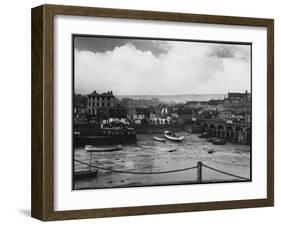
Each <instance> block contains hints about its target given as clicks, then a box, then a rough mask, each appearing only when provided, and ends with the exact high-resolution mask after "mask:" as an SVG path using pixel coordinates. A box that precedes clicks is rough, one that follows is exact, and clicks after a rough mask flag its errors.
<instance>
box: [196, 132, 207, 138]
mask: <svg viewBox="0 0 281 226" xmlns="http://www.w3.org/2000/svg"><path fill="white" fill-rule="evenodd" d="M198 137H199V138H208V133H207V132H203V133H199V134H198Z"/></svg>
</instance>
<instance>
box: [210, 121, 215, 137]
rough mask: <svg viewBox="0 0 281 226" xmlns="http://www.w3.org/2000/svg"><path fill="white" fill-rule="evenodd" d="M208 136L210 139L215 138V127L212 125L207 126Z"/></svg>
mask: <svg viewBox="0 0 281 226" xmlns="http://www.w3.org/2000/svg"><path fill="white" fill-rule="evenodd" d="M209 134H210V136H211V137H215V136H216V126H215V125H214V124H210V126H209Z"/></svg>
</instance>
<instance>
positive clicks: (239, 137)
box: [233, 126, 244, 144]
mask: <svg viewBox="0 0 281 226" xmlns="http://www.w3.org/2000/svg"><path fill="white" fill-rule="evenodd" d="M243 135H244V133H243V129H242V128H241V127H240V126H236V127H235V129H234V136H233V142H234V143H240V144H241V143H243V142H244V138H243Z"/></svg>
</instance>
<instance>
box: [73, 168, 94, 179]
mask: <svg viewBox="0 0 281 226" xmlns="http://www.w3.org/2000/svg"><path fill="white" fill-rule="evenodd" d="M97 175H98V170H97V169H94V170H79V171H75V172H74V174H73V176H74V179H86V178H91V177H96V176H97Z"/></svg>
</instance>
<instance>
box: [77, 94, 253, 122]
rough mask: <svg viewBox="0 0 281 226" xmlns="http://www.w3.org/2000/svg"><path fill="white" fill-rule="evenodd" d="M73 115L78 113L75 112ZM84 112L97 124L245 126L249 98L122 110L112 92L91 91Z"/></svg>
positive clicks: (246, 95)
mask: <svg viewBox="0 0 281 226" xmlns="http://www.w3.org/2000/svg"><path fill="white" fill-rule="evenodd" d="M126 103H128V101H127V102H126ZM75 111H77V112H78V110H77V109H75ZM80 111H81V109H80ZM84 112H85V114H87V115H88V117H89V118H90V119H91V121H92V122H98V123H100V122H108V120H111V121H112V120H115V121H118V120H120V121H123V122H126V123H130V124H171V123H181V124H184V123H187V122H190V121H192V120H193V119H194V118H197V119H222V120H228V121H237V122H246V123H249V122H250V120H251V118H250V115H251V94H250V93H248V92H247V91H245V93H228V95H227V97H225V98H224V99H222V100H209V101H188V102H186V103H185V104H174V105H166V104H161V103H159V104H157V105H153V106H143V107H135V106H134V105H133V107H132V106H131V105H128V104H126V106H123V105H120V103H117V102H116V98H115V96H114V95H113V92H112V91H108V92H106V93H101V94H99V93H97V92H96V91H94V92H92V93H91V94H89V95H88V96H87V108H86V110H85V111H84ZM77 115H78V114H77ZM77 118H79V117H77Z"/></svg>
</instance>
